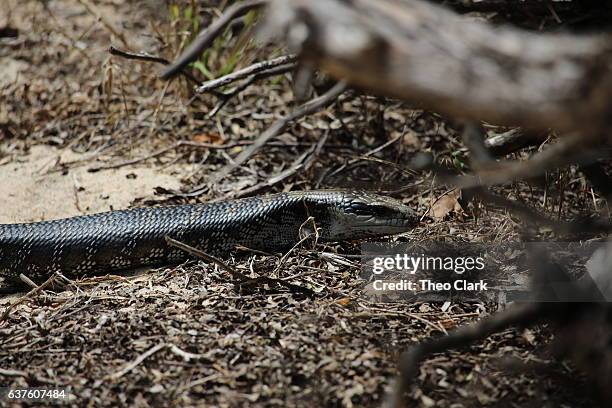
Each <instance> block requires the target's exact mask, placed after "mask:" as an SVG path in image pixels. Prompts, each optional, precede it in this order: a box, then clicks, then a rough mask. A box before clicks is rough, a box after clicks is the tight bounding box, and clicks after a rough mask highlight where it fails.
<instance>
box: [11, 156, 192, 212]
mask: <svg viewBox="0 0 612 408" xmlns="http://www.w3.org/2000/svg"><path fill="white" fill-rule="evenodd" d="M90 156H91V155H87V154H78V153H74V152H72V151H71V150H69V149H61V150H60V149H56V148H54V147H50V146H43V145H39V146H33V147H32V148H31V149H30V152H29V154H27V155H25V156H20V157H18V158H17V159H16V160H14V161H11V162H9V163H6V164H3V165H0V180H2V182H1V183H0V206H1V208H2V211H1V212H0V223H16V222H31V221H42V220H51V219H57V218H64V217H71V216H75V215H81V214H92V213H96V212H102V211H109V210H117V209H124V208H127V207H129V206H130V205H131V204H132V203H133V202H134V200H136V199H143V198H144V199H146V198H148V197H153V196H154V189H155V188H156V187H163V188H165V189H177V188H179V186H180V182H179V177H178V174H180V169H178V168H177V166H173V167H172V168H166V169H162V170H160V169H155V168H152V167H147V166H138V165H131V166H125V167H121V168H118V169H107V170H100V171H97V172H89V171H88V168H89V167H88V166H86V165H85V166H80V167H73V168H70V169H68V170H65V169H64V168H63V166H62V163H68V162H71V163H75V162H79V161H85V162H86V161H87V158H88V157H90ZM183 167H185V166H183Z"/></svg>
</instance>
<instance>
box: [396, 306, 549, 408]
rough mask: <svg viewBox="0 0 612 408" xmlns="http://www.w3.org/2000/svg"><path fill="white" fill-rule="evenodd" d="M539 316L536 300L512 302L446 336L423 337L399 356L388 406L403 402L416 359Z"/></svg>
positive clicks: (417, 362) (526, 323)
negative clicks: (501, 309)
mask: <svg viewBox="0 0 612 408" xmlns="http://www.w3.org/2000/svg"><path fill="white" fill-rule="evenodd" d="M541 316H542V310H541V308H540V306H539V305H538V304H537V303H526V304H518V305H513V306H511V307H510V308H508V309H506V310H504V311H502V312H499V313H497V314H494V315H492V316H490V317H488V318H486V319H484V320H481V321H479V322H477V323H474V324H471V325H468V326H463V327H460V328H458V329H457V330H455V331H453V332H450V333H449V334H448V335H447V336H444V337H440V338H437V339H433V340H427V341H424V342H422V343H419V344H418V345H416V346H414V347H412V348H410V349H409V350H408V351H406V352H404V353H403V354H402V356H401V357H400V364H399V365H400V378H399V379H398V380H397V383H396V386H395V390H394V391H393V394H392V396H391V399H390V401H388V406H389V407H398V408H399V407H403V406H404V404H403V401H404V399H403V398H404V393H405V392H406V391H407V390H408V388H409V387H410V385H411V384H412V382H413V381H414V380H415V378H416V377H417V371H418V368H419V365H420V363H421V362H422V361H423V360H425V359H426V358H427V357H429V356H430V355H431V354H434V353H441V352H443V351H447V350H448V349H452V348H461V347H466V346H469V345H470V344H472V343H473V342H475V341H478V340H482V339H484V338H486V337H488V336H490V335H491V334H493V333H496V332H499V331H501V330H503V329H506V328H508V327H511V326H514V325H521V326H526V325H529V324H532V323H533V322H534V321H536V320H537V319H538V318H540V317H541Z"/></svg>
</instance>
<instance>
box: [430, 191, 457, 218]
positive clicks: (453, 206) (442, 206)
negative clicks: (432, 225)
mask: <svg viewBox="0 0 612 408" xmlns="http://www.w3.org/2000/svg"><path fill="white" fill-rule="evenodd" d="M460 198H461V190H457V189H455V190H451V191H450V192H449V193H447V194H446V195H444V196H442V197H440V198H439V199H438V200H436V202H435V203H434V204H433V206H432V207H431V210H430V211H429V213H430V215H431V216H432V217H433V218H434V219H435V220H437V221H441V220H443V219H444V218H445V217H446V216H447V215H448V214H449V213H451V212H455V213H457V214H462V213H463V209H462V208H461V204H459V199H460Z"/></svg>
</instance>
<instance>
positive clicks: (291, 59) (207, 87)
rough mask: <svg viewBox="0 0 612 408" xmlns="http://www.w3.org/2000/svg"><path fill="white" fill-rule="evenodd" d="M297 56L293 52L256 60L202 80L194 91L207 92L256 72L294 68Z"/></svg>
mask: <svg viewBox="0 0 612 408" xmlns="http://www.w3.org/2000/svg"><path fill="white" fill-rule="evenodd" d="M296 60H297V56H296V55H294V54H290V55H283V56H281V57H278V58H274V59H271V60H268V61H261V62H257V63H255V64H253V65H249V66H248V67H246V68H243V69H241V70H238V71H235V72H232V73H229V74H227V75H224V76H222V77H219V78H215V79H211V80H210V81H207V82H204V83H203V84H202V85H200V86H199V87H197V88H196V92H198V93H204V92H209V91H211V90H213V89H217V88H220V87H222V86H225V85H228V84H231V83H232V82H236V81H240V80H242V79H245V78H248V77H251V76H253V75H256V74H265V73H266V72H267V71H269V70H272V69H275V68H281V67H282V71H281V72H288V71H291V70H292V69H294V68H295V64H294V63H295V61H296ZM273 72H274V74H273V75H277V74H276V72H277V71H273Z"/></svg>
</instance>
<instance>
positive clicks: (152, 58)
mask: <svg viewBox="0 0 612 408" xmlns="http://www.w3.org/2000/svg"><path fill="white" fill-rule="evenodd" d="M108 52H109V53H110V54H111V55H115V56H117V57H122V58H126V59H133V60H139V61H147V62H155V63H158V64H162V65H169V64H170V61H168V60H167V59H165V58H163V57H158V56H156V55H151V54H147V53H144V52H140V53H136V52H128V51H125V50H120V49H119V48H117V47H115V46H113V45H111V46H110V47H108ZM179 73H180V74H181V75H184V76H185V78H187V79H189V80H190V81H191V82H194V83H199V82H200V81H198V79H197V78H196V77H194V76H193V75H191V74H190V73H189V72H187V71H185V70H181V71H180V72H179Z"/></svg>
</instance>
